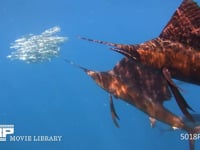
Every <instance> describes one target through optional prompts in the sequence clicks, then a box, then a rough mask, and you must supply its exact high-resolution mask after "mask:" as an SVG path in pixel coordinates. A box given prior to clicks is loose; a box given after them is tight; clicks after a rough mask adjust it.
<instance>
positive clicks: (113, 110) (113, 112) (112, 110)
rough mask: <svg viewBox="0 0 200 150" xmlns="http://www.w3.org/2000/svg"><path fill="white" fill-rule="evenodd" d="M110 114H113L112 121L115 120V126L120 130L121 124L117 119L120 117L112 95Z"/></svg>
mask: <svg viewBox="0 0 200 150" xmlns="http://www.w3.org/2000/svg"><path fill="white" fill-rule="evenodd" d="M110 112H111V117H112V120H113V122H114V124H115V126H116V127H117V128H119V124H118V122H117V119H118V120H119V116H118V115H117V113H116V111H115V107H114V104H113V99H112V95H110Z"/></svg>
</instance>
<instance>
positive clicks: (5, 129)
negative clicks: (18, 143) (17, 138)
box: [0, 124, 14, 141]
mask: <svg viewBox="0 0 200 150" xmlns="http://www.w3.org/2000/svg"><path fill="white" fill-rule="evenodd" d="M8 134H14V125H6V124H5V125H0V141H6V136H7V135H8Z"/></svg>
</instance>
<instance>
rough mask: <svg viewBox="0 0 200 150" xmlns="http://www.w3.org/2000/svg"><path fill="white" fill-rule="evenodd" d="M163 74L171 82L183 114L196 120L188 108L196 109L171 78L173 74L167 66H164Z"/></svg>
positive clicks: (170, 84)
mask: <svg viewBox="0 0 200 150" xmlns="http://www.w3.org/2000/svg"><path fill="white" fill-rule="evenodd" d="M162 71H163V75H164V77H165V79H166V80H167V82H168V83H169V87H170V89H171V91H172V93H173V95H174V97H175V100H176V102H177V104H178V106H179V108H180V109H181V111H182V112H183V114H184V115H185V116H186V117H187V118H188V119H189V120H191V121H192V122H195V121H194V119H193V117H192V115H191V114H190V113H189V112H188V110H187V109H190V110H192V111H194V110H193V109H192V108H191V107H190V106H189V104H188V103H187V102H186V100H185V99H184V97H183V96H182V94H181V93H180V91H179V89H178V87H177V86H176V84H175V83H174V82H173V81H172V79H171V74H170V72H169V71H168V69H167V68H163V70H162Z"/></svg>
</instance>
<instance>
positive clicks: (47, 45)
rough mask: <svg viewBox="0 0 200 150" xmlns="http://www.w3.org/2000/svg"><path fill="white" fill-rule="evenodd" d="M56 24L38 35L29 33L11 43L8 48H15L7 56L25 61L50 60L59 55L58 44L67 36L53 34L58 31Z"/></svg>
mask: <svg viewBox="0 0 200 150" xmlns="http://www.w3.org/2000/svg"><path fill="white" fill-rule="evenodd" d="M60 30H61V29H60V28H59V27H58V26H56V27H53V28H50V29H48V30H45V31H44V32H43V33H41V34H40V35H33V34H29V35H27V36H24V37H22V38H19V39H17V40H15V41H14V43H11V46H10V48H11V49H16V51H13V52H11V54H10V55H8V56H7V58H9V59H11V60H22V61H24V62H26V63H37V62H44V61H51V59H52V58H53V57H57V56H58V55H59V51H60V47H59V44H61V43H63V42H65V41H66V40H68V38H67V37H59V36H56V35H54V34H56V33H58V32H60Z"/></svg>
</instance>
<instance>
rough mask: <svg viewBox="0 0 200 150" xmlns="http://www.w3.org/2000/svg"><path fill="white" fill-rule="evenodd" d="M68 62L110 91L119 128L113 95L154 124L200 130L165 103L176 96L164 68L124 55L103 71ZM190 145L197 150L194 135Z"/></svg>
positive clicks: (194, 132)
mask: <svg viewBox="0 0 200 150" xmlns="http://www.w3.org/2000/svg"><path fill="white" fill-rule="evenodd" d="M66 62H68V63H70V64H72V65H75V66H76V67H78V68H80V69H82V70H83V71H84V72H85V73H87V75H89V76H90V77H91V78H92V79H93V80H94V81H95V82H96V83H97V84H98V85H99V86H100V87H101V88H103V89H104V90H105V91H106V92H108V93H109V94H110V110H111V116H112V120H113V122H114V124H115V125H116V126H117V127H119V124H118V120H119V116H118V114H117V112H116V110H115V107H114V103H113V96H114V97H115V98H117V99H120V100H123V101H125V102H126V103H129V104H131V105H132V106H135V107H136V108H138V109H139V110H141V111H142V112H144V113H146V114H147V115H148V116H149V117H150V118H151V119H150V121H151V125H152V126H155V120H159V121H161V122H163V123H165V124H168V125H170V126H171V127H173V128H179V129H182V130H185V131H186V132H188V133H189V134H190V135H194V134H197V133H198V132H200V124H195V123H194V122H192V121H190V120H188V119H182V118H181V117H179V116H177V115H176V114H174V113H172V112H171V111H170V110H168V109H167V108H165V107H164V106H163V103H164V102H165V101H167V100H170V99H171V97H172V95H171V92H170V90H169V85H168V83H167V80H166V79H165V78H164V76H163V75H162V73H161V72H160V71H158V70H156V69H152V68H150V67H148V66H146V65H143V64H141V63H138V62H137V61H135V60H133V59H130V58H128V57H125V58H123V59H122V60H121V61H120V62H119V63H117V64H116V65H115V66H114V68H113V69H112V70H109V71H103V72H98V71H93V70H89V69H87V68H84V67H82V66H79V65H77V64H75V63H73V62H71V61H69V60H66ZM195 121H196V120H195ZM198 121H199V120H198ZM196 123H197V122H196ZM191 124H192V125H193V126H191ZM189 145H190V150H194V140H193V139H192V138H191V139H190V140H189Z"/></svg>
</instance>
